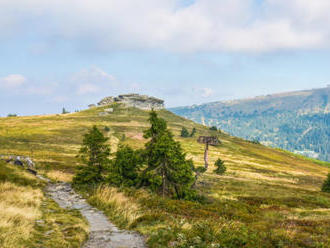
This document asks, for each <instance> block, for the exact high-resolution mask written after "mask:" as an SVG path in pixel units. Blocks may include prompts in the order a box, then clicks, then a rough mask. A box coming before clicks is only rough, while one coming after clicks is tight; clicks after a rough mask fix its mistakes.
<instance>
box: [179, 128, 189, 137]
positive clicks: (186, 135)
mask: <svg viewBox="0 0 330 248" xmlns="http://www.w3.org/2000/svg"><path fill="white" fill-rule="evenodd" d="M181 137H184V138H186V137H189V132H188V130H187V128H185V127H183V128H182V129H181Z"/></svg>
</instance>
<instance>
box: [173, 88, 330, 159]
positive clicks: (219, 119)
mask: <svg viewBox="0 0 330 248" xmlns="http://www.w3.org/2000/svg"><path fill="white" fill-rule="evenodd" d="M329 99H330V86H328V87H327V88H321V89H313V90H305V91H297V92H288V93H282V94H274V95H267V96H261V97H255V98H251V99H243V100H234V101H225V102H212V103H206V104H202V105H198V106H196V105H194V106H187V107H178V108H172V109H170V110H171V111H172V112H173V113H175V114H178V115H180V116H184V117H186V118H188V119H191V120H193V121H196V122H199V123H203V124H205V125H209V126H212V125H215V126H218V127H219V128H220V129H222V130H224V131H225V132H228V133H230V134H231V135H234V136H238V137H242V138H244V139H248V140H259V141H260V142H262V143H264V144H266V145H269V146H273V147H280V148H282V149H286V150H289V151H293V152H296V153H300V154H303V155H307V156H311V157H314V158H318V159H321V160H325V161H330V153H329V151H330V139H329V137H330V102H329Z"/></svg>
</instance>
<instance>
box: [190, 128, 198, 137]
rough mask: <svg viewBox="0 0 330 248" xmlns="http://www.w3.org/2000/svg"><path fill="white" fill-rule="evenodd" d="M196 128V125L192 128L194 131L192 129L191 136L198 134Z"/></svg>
mask: <svg viewBox="0 0 330 248" xmlns="http://www.w3.org/2000/svg"><path fill="white" fill-rule="evenodd" d="M196 131H197V130H196V128H195V127H194V128H193V129H192V131H191V134H190V137H194V136H195V134H196Z"/></svg>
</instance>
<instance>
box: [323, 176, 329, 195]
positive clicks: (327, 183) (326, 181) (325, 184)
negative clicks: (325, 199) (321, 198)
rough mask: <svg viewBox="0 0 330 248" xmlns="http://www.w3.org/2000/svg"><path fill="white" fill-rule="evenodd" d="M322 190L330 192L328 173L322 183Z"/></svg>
mask: <svg viewBox="0 0 330 248" xmlns="http://www.w3.org/2000/svg"><path fill="white" fill-rule="evenodd" d="M322 191H323V192H328V193H330V173H329V174H328V177H327V179H326V180H325V181H324V183H323V185H322Z"/></svg>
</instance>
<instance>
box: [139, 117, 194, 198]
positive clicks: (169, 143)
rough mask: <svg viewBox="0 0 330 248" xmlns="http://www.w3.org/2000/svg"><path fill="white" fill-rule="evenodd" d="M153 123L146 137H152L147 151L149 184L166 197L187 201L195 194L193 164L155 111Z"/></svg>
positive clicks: (147, 180)
mask: <svg viewBox="0 0 330 248" xmlns="http://www.w3.org/2000/svg"><path fill="white" fill-rule="evenodd" d="M149 122H150V124H151V127H150V128H149V129H148V130H146V131H145V134H144V137H145V138H150V140H149V141H148V142H147V143H146V149H145V156H146V162H147V168H146V170H145V173H144V179H145V182H147V184H148V185H149V186H151V188H152V189H154V190H155V191H158V192H160V193H161V194H162V196H165V195H168V196H174V197H176V198H179V199H180V198H185V197H187V196H188V195H189V194H190V193H191V192H192V191H191V186H192V184H193V183H194V175H193V167H194V166H193V162H192V160H187V159H186V154H185V153H184V152H183V150H182V148H181V145H180V143H179V142H176V141H175V140H174V138H173V134H172V133H171V132H170V131H169V130H168V129H167V124H166V121H165V120H163V119H162V118H158V116H157V114H156V112H154V111H151V113H150V118H149Z"/></svg>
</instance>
